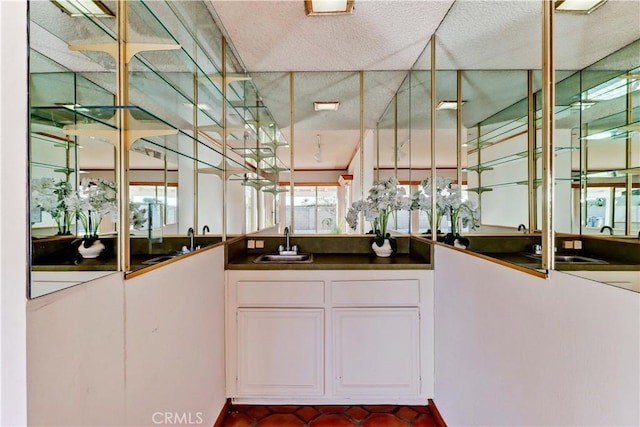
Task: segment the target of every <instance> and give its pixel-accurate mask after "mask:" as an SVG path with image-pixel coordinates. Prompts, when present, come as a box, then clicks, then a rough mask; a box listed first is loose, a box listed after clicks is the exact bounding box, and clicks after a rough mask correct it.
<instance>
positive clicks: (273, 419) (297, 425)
mask: <svg viewBox="0 0 640 427" xmlns="http://www.w3.org/2000/svg"><path fill="white" fill-rule="evenodd" d="M304 424H305V423H303V422H302V421H301V420H300V419H299V418H298V417H296V416H295V415H293V414H273V415H269V416H267V417H265V418H263V419H261V420H260V421H258V424H257V427H304Z"/></svg>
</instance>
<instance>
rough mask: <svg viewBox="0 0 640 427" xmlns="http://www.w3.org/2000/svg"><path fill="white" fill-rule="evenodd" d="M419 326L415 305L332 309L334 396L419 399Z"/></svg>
mask: <svg viewBox="0 0 640 427" xmlns="http://www.w3.org/2000/svg"><path fill="white" fill-rule="evenodd" d="M418 323H419V311H418V308H417V307H406V308H386V307H385V308H337V309H335V310H333V341H334V359H333V361H334V362H333V364H334V375H335V377H334V382H333V386H334V387H333V391H334V393H335V394H336V395H340V396H354V395H367V396H371V395H377V396H385V395H390V396H399V395H408V396H416V395H419V392H420V360H419V348H418V343H419V342H420V340H419V336H418Z"/></svg>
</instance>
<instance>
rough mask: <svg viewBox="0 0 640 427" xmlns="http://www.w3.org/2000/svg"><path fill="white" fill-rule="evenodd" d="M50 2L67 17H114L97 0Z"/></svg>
mask: <svg viewBox="0 0 640 427" xmlns="http://www.w3.org/2000/svg"><path fill="white" fill-rule="evenodd" d="M51 2H52V3H53V4H55V5H56V6H58V8H59V9H60V10H62V11H63V12H64V13H66V14H67V15H69V16H92V17H96V18H113V17H115V14H114V13H113V12H111V11H110V10H109V8H108V7H107V6H105V5H104V4H102V2H101V1H99V0H51Z"/></svg>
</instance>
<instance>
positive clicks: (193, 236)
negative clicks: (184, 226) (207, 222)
mask: <svg viewBox="0 0 640 427" xmlns="http://www.w3.org/2000/svg"><path fill="white" fill-rule="evenodd" d="M187 236H189V251H190V252H193V250H194V249H195V248H196V233H195V231H193V227H189V229H188V230H187Z"/></svg>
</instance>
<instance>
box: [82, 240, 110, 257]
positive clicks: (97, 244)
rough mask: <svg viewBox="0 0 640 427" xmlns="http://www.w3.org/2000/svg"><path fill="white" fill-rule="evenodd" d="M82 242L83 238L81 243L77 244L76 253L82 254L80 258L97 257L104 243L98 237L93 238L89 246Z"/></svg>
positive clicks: (102, 249)
mask: <svg viewBox="0 0 640 427" xmlns="http://www.w3.org/2000/svg"><path fill="white" fill-rule="evenodd" d="M84 244H85V240H83V241H82V243H80V246H78V253H80V255H82V258H86V259H91V258H98V256H100V254H101V253H102V251H104V243H102V242H101V241H100V239H96V240H94V241H93V243H92V244H91V245H89V247H86V246H85V245H84Z"/></svg>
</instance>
